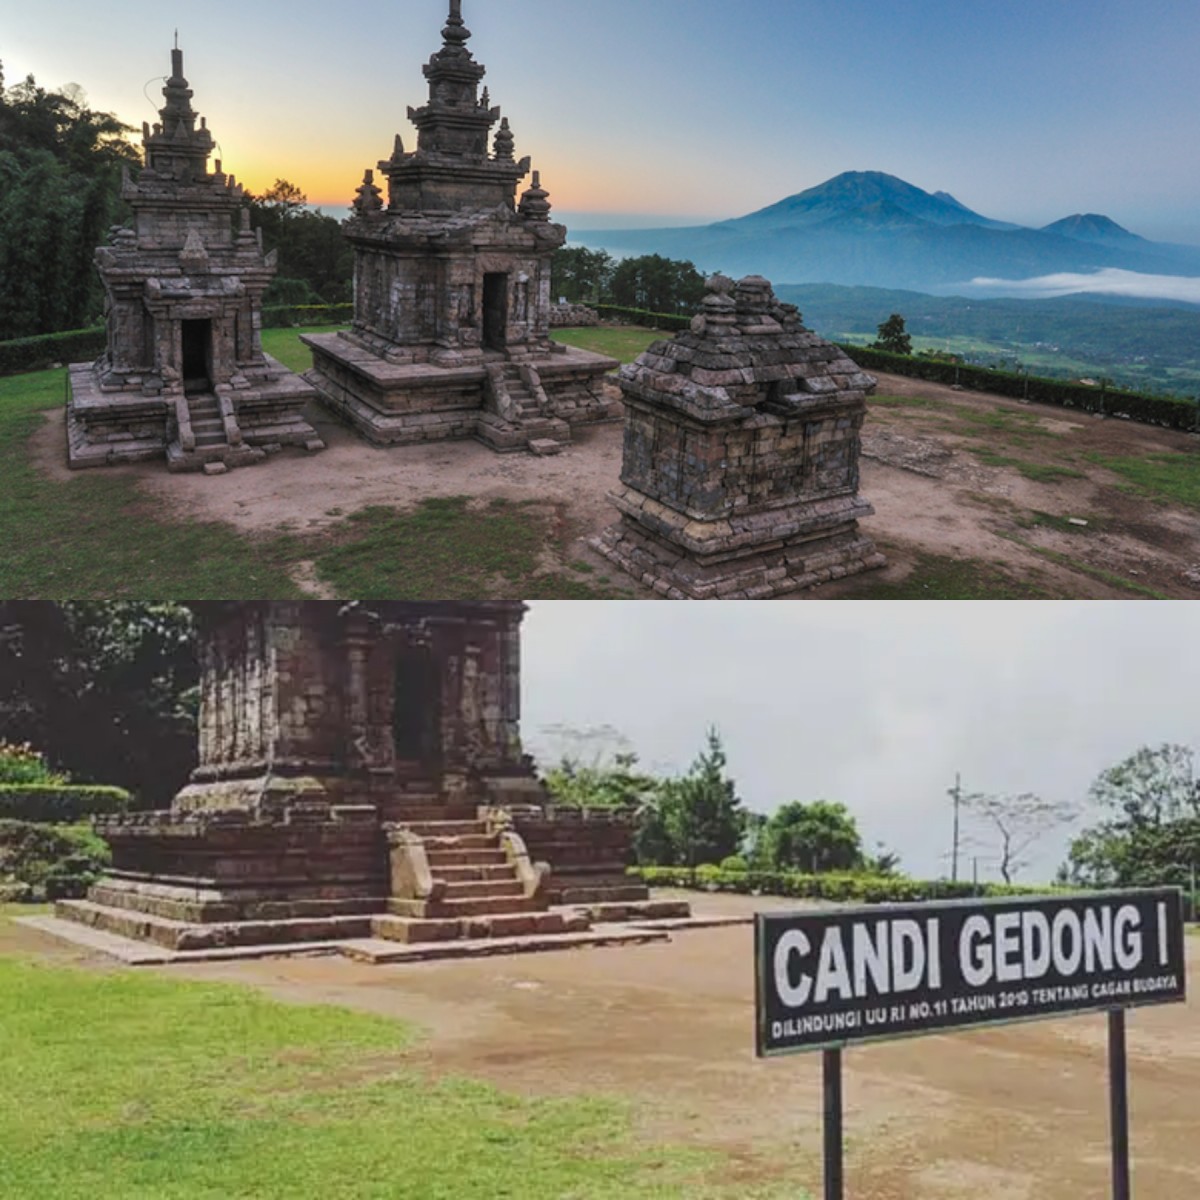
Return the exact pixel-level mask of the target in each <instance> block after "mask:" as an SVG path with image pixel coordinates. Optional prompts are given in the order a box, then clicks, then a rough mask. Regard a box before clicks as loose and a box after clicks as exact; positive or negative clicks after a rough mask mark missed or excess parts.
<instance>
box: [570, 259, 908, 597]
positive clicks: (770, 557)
mask: <svg viewBox="0 0 1200 1200" xmlns="http://www.w3.org/2000/svg"><path fill="white" fill-rule="evenodd" d="M620 384H621V391H622V393H623V396H624V400H625V408H626V416H625V448H624V458H623V463H622V470H621V486H620V487H618V488H617V490H616V491H614V492H612V493H610V499H611V500H612V502H613V503H614V504H615V505H616V507H617V509H618V510H619V511H620V514H621V519H620V522H619V523H618V524H616V525H614V526H611V527H610V528H609V529H607V530H606V531H605V532H604V533H603V534H601V535H600V536H599V537H598V538H596V539H594V541H593V545H594V546H595V548H596V549H597V550H599V551H600V553H602V554H604V555H605V556H606V557H608V558H609V559H611V560H612V561H613V562H615V563H616V564H617V565H619V566H620V567H621V568H622V569H624V570H625V571H627V572H628V573H629V574H630V575H632V576H633V577H634V578H635V579H637V580H639V581H640V582H641V583H643V584H645V585H646V586H647V587H651V588H653V589H654V590H655V591H657V592H658V593H660V594H661V595H664V596H668V597H670V598H672V599H679V600H683V599H710V598H713V597H729V598H736V599H751V600H754V599H767V598H769V597H772V596H778V595H783V594H785V593H788V592H794V591H797V590H799V589H802V588H807V587H811V586H813V585H814V584H819V583H823V582H826V581H828V580H831V579H840V578H842V577H843V576H846V575H851V574H854V573H855V572H858V571H866V570H870V569H872V568H875V567H881V566H883V565H884V559H883V556H882V555H880V554H879V553H878V552H877V550H876V548H875V545H874V543H873V542H872V541H871V540H870V538H868V537H866V536H864V535H863V534H862V533H861V532H860V531H859V529H858V522H859V520H861V519H862V518H863V517H867V516H870V515H871V513H872V512H873V511H874V510H873V509H872V508H871V506H870V505H869V504H868V503H867V502H866V501H865V500H863V499H862V498H861V497H860V496H859V494H858V487H859V454H860V448H861V447H860V437H861V430H862V424H863V420H864V417H865V415H866V398H867V396H868V395H869V394H870V393H871V392H872V391H873V390H874V387H875V380H874V379H873V378H872V377H871V376H869V375H866V374H864V373H863V372H862V371H861V370H859V368H858V367H857V366H856V365H855V364H854V363H853V362H851V361H850V359H848V358H847V357H846V356H845V355H844V354H843V353H842V351H841V350H839V349H838V348H837V347H836V346H833V345H831V344H830V343H828V342H825V341H822V340H821V339H820V338H818V337H817V336H816V335H815V334H812V333H810V332H808V331H807V330H806V329H805V328H804V327H803V326H802V324H801V323H800V316H799V313H798V312H797V311H796V309H795V307H794V306H792V305H787V304H781V303H780V302H779V301H778V300H777V299H776V298H775V294H774V292H773V291H772V289H771V285H770V283H768V282H767V280H765V279H762V278H760V277H757V276H751V277H749V278H746V279H743V280H741V282H740V283H736V284H735V283H734V282H733V280H730V279H726V278H724V277H722V276H716V277H714V278H713V279H712V280H710V281H709V291H708V294H707V296H706V297H705V299H704V302H703V306H702V313H701V315H700V316H698V317H697V318H696V319H695V320H694V321H693V323H692V327H691V329H690V330H689V331H688V332H685V333H681V334H679V335H678V336H676V337H675V338H674V339H672V340H670V341H661V342H656V343H655V344H654V345H652V346H651V347H650V348H649V349H648V350H647V351H646V353H644V354H643V355H641V357H640V358H638V359H637V361H636V362H635V363H632V364H630V365H628V366H625V367H623V368H622V369H621V372H620Z"/></svg>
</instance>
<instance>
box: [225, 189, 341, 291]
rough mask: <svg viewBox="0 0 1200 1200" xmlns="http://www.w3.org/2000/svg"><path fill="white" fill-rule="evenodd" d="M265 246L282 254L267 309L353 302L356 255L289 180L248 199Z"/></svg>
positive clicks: (337, 227) (338, 229)
mask: <svg viewBox="0 0 1200 1200" xmlns="http://www.w3.org/2000/svg"><path fill="white" fill-rule="evenodd" d="M246 203H247V204H248V205H249V207H250V211H251V213H252V214H253V221H254V225H255V228H257V229H261V230H262V235H263V245H264V247H265V248H266V249H267V250H268V251H270V250H276V251H278V253H279V273H278V275H277V276H276V277H275V279H274V280H273V281H272V282H271V286H270V287H269V288H268V290H267V294H266V297H265V299H266V302H267V303H268V304H341V303H344V302H347V301H349V300H350V299H351V286H352V280H353V278H354V249H353V247H352V246H351V245H350V243H349V242H348V241H347V240H346V239H345V237H343V236H342V227H341V225H340V224H339V223H338V222H337V221H335V220H334V219H333V217H327V216H325V214H324V213H322V212H321V211H320V210H318V211H316V212H310V211H309V210H308V209H307V208H306V207H305V206H306V205H307V204H308V197H307V196H306V195H305V194H304V192H303V191H302V190H301V188H300V187H299V186H298V185H297V184H294V183H292V182H291V181H290V180H287V179H277V180H275V182H274V184H272V185H271V187H270V188H268V189H267V190H266V191H265V192H263V194H262V195H261V196H254V195H251V194H249V193H247V195H246Z"/></svg>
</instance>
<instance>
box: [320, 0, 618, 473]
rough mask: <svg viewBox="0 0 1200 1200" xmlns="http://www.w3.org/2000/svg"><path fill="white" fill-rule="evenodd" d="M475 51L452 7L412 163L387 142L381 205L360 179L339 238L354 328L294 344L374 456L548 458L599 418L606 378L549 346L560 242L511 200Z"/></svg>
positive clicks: (538, 210)
mask: <svg viewBox="0 0 1200 1200" xmlns="http://www.w3.org/2000/svg"><path fill="white" fill-rule="evenodd" d="M470 36H471V34H470V31H469V30H468V29H467V28H466V25H465V24H464V22H463V16H462V4H461V0H451V5H450V16H449V19H448V21H447V23H446V27H445V29H443V30H442V38H443V45H442V48H441V50H439V51H438V52H437V53H436V54H434V55H433V57H432V58H431V59H430V60H429V62H428V63H427V64H426V66H425V77H426V79H427V80H428V81H429V101H428V103H427V104H426V105H425V106H424V107H423V108H419V109H415V110H414V109H412V108H410V109H409V110H408V116H409V119H410V120H411V121H412V123H413V124H414V125H415V126H416V129H417V146H416V149H415V150H411V151H409V150H406V149H405V146H404V142H403V140H402V139H401V138H400V137H399V136H397V138H396V143H395V147H394V150H393V152H392V154H391V156H390V157H389V158H388V159H386V160H385V161H383V162H381V163H380V164H379V170H380V173H381V175H382V176H383V178H384V179H386V181H387V196H386V199H385V197H384V195H383V191H382V189H381V188H380V187H379V186H378V185H377V184H376V183H375V177H374V173H373V172H372V171H367V172H366V175H365V177H364V180H363V183H362V186H361V187H360V188H359V189H358V194H357V199H356V200H355V201H354V210H353V213H352V215H351V217H350V219H349V220H348V221H347V222H346V225H345V227H344V229H345V234H346V237H348V238H349V239H350V241H351V242H352V243H353V245H354V252H355V273H354V274H355V283H354V323H353V328H352V329H351V330H350V331H348V332H345V333H341V334H313V335H309V336H306V337H305V338H304V341H305V342H306V343H307V344H308V345H309V346H310V347H311V349H312V352H313V370H312V371H311V372H310V373H309V375H308V379H309V380H310V381H311V382H312V383H313V384H314V385H315V386H316V388H317V389H318V390H319V391H320V393H321V395H322V396H323V398H324V400H325V403H326V404H327V406H328V407H330V408H331V409H332V410H333V411H334V412H336V413H337V414H339V415H340V416H341V417H342V418H343V419H345V420H346V421H348V422H349V423H350V424H351V425H352V426H353V427H354V428H355V429H356V430H358V432H359V433H361V434H362V435H363V436H364V437H365V438H367V439H368V440H369V441H371V442H373V443H375V444H377V445H397V444H403V443H412V442H421V441H429V440H434V439H440V438H466V437H475V438H478V439H480V440H482V441H483V442H485V443H486V444H487V445H489V446H491V447H492V448H493V449H495V450H501V451H508V450H524V449H532V450H534V451H535V452H540V453H553V452H554V451H555V450H557V449H560V448H561V447H562V446H563V445H564V444H565V443H567V442H569V441H570V440H571V430H572V428H574V427H576V426H579V425H582V424H586V423H590V422H595V421H599V420H605V419H609V418H610V416H611V404H612V401H611V400H610V398H609V397H607V396H606V395H605V389H604V377H605V375H606V374H607V373H608V372H609V371H611V370H614V369H615V368H616V366H617V364H616V362H615V361H614V360H612V359H609V358H605V357H603V356H601V355H597V354H590V353H587V352H585V351H582V350H575V349H570V348H568V347H565V346H562V345H559V344H557V343H554V342H552V341H551V340H550V260H551V258H552V256H553V254H554V252H555V251H556V250H557V249H558V248H559V247H561V246H562V245H563V243H564V241H565V240H566V233H567V231H566V229H565V228H564V227H563V226H562V225H556V224H553V223H551V221H550V203H549V200H548V199H547V196H548V193H547V192H546V190H545V189H544V188H543V187H542V186H541V180H540V178H539V175H538V173H537V172H536V171H535V172H534V173H533V179H532V183H531V186H530V187H529V188H528V189H527V190H526V191H525V192H524V193H523V194H522V195H521V197H520V200H519V201H518V200H517V198H516V191H517V186H518V184H519V183H520V181H521V180H523V179H524V178H525V177H526V176H527V175H528V174H529V169H530V160H529V159H528V158H522V159H520V160H519V161H518V159H517V158H516V154H515V150H514V145H515V143H514V137H513V132H512V130H511V128H510V127H509V123H508V118H507V117H505V118H503V119H501V116H500V109H499V108H495V107H493V106H492V103H491V99H490V97H489V95H488V91H487V89H486V88H485V89H484V90H483V92H482V94H481V93H480V83H481V81H482V79H483V77H484V75H485V73H486V69H485V68H484V67H483V66H482V65H481V64H479V63H477V62H475V60H474V58H473V56H472V54H471V51H470V50H469V49H468V48H467V41H468V39H469V38H470ZM497 122H498V123H499V128H498V129H496V131H495V134H494V136H492V130H493V129H494V128H495V127H496V125H497ZM489 139H490V146H489Z"/></svg>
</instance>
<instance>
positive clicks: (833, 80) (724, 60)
mask: <svg viewBox="0 0 1200 1200" xmlns="http://www.w3.org/2000/svg"><path fill="white" fill-rule="evenodd" d="M447 8H448V5H447V4H446V0H387V2H385V0H358V2H357V3H355V4H353V5H350V6H347V7H339V6H337V5H333V4H329V3H324V2H323V3H316V2H315V0H291V3H289V4H287V5H286V6H284V5H278V4H247V3H245V2H244V0H238V2H236V3H235V2H234V0H208V2H207V3H204V4H194V3H193V4H187V5H184V4H174V5H172V4H164V3H162V2H161V0H157V2H154V3H151V2H150V0H109V2H108V3H105V4H87V5H85V4H81V3H79V2H78V0H40V2H39V3H36V4H28V3H19V2H18V0H0V57H2V58H3V61H4V66H5V70H6V74H7V77H8V81H9V82H10V83H11V82H14V81H16V80H17V79H18V78H20V77H22V76H24V75H25V74H26V73H28V72H33V73H35V74H36V76H37V78H38V80H39V81H40V82H41V83H43V84H45V85H47V86H52V87H57V86H60V85H62V84H64V83H67V82H76V83H79V84H81V85H82V86H83V87H84V88H85V89H86V90H87V92H88V93H89V96H90V98H91V101H92V103H93V106H94V107H97V108H101V109H106V110H112V111H115V112H117V113H118V114H119V115H120V116H121V117H123V118H124V119H125V120H127V121H129V122H130V123H132V124H135V125H137V126H140V124H141V122H142V121H143V120H151V121H152V120H153V119H154V108H155V106H156V105H158V104H159V103H161V97H160V95H159V89H160V88H161V83H160V77H161V76H162V75H163V74H165V73H166V71H167V68H168V65H169V58H168V50H169V48H170V45H171V39H172V35H173V30H174V28H175V26H176V25H178V26H179V28H180V39H181V44H182V45H183V47H184V50H185V53H186V56H187V74H188V76H189V78H190V80H191V82H192V85H193V87H194V88H195V89H196V104H197V107H198V109H199V111H200V112H202V113H204V114H205V115H206V116H207V117H208V118H209V124H210V126H211V127H212V129H213V130H214V132H215V133H216V135H217V137H218V138H219V139H220V142H221V149H222V152H223V158H224V161H225V164H226V169H227V170H229V171H232V172H234V173H235V174H237V175H238V177H239V178H240V179H242V180H243V181H245V182H246V183H247V184H249V185H250V186H251V187H252V188H259V189H261V188H263V187H265V186H268V185H269V184H270V183H271V182H272V181H273V180H274V179H275V178H276V177H280V176H282V177H284V178H288V179H291V180H293V181H294V182H296V183H299V184H300V185H301V186H302V187H303V188H304V189H305V190H306V192H307V193H308V195H309V197H310V199H312V200H313V201H314V202H318V201H319V202H322V203H324V204H326V205H328V206H330V207H331V208H332V207H338V206H342V205H344V204H346V203H348V201H349V200H350V199H351V198H352V196H353V192H354V188H355V186H356V185H357V183H358V181H359V180H360V179H361V176H362V171H363V169H364V167H367V166H372V167H373V166H374V165H375V163H376V162H377V161H378V160H379V159H380V158H382V157H385V156H386V155H387V154H388V153H390V147H391V143H392V138H393V135H394V134H395V133H396V132H402V133H404V134H405V135H406V137H407V139H408V141H409V144H410V145H411V137H412V131H411V128H410V127H409V126H408V124H407V121H406V119H405V112H406V109H407V106H408V105H410V104H411V105H413V106H416V105H419V104H421V103H423V102H424V99H425V95H426V89H425V81H424V78H423V77H422V75H421V69H420V68H421V64H422V63H423V62H425V61H426V60H427V59H428V57H429V55H430V54H431V53H432V52H433V51H434V50H436V49H437V48H438V46H439V44H440V38H439V36H438V33H439V30H440V28H441V25H442V22H443V20H444V17H445V14H446V11H447ZM464 12H465V16H466V19H467V23H468V25H469V26H470V27H471V29H472V30H473V31H474V33H475V38H474V40H473V42H472V43H471V45H472V48H473V50H474V51H475V54H476V57H477V58H478V59H479V60H480V61H482V62H483V63H485V64H486V65H487V67H488V68H489V73H488V78H487V81H486V82H487V83H488V84H489V85H490V87H491V92H492V98H493V101H494V102H495V103H497V104H499V105H501V106H502V107H503V108H504V111H505V113H506V115H508V116H509V117H510V118H511V121H512V125H513V129H514V132H515V133H516V136H517V150H518V154H532V155H533V157H534V165H535V166H537V167H540V168H541V170H542V172H543V175H544V182H545V184H546V185H547V186H548V188H549V189H550V192H551V197H552V200H553V202H554V203H555V205H556V208H557V209H558V211H559V212H560V213H562V214H569V213H582V212H589V213H596V212H600V213H618V212H634V213H666V214H671V215H673V216H679V217H690V218H692V219H698V218H702V219H708V218H721V217H730V216H739V215H742V214H744V213H747V212H751V211H754V210H755V209H758V208H761V207H764V206H765V205H767V204H770V203H773V202H774V201H776V200H779V199H782V198H783V197H784V196H787V195H790V194H793V193H795V192H798V191H802V190H803V189H805V188H807V187H811V186H813V185H815V184H817V183H820V182H822V181H823V180H825V179H827V178H829V177H831V176H833V175H835V174H837V173H839V172H841V171H845V170H882V171H887V172H890V173H893V174H896V175H900V176H902V177H903V178H905V179H907V180H909V181H910V182H912V183H915V184H917V185H918V186H920V187H923V188H926V189H928V190H930V191H935V190H938V189H944V190H946V191H949V192H952V193H953V194H954V195H955V196H957V197H958V199H959V200H961V201H962V202H963V203H965V204H967V205H969V206H970V207H972V208H975V209H978V210H980V211H983V212H985V213H986V214H988V215H990V216H994V217H998V218H1003V219H1007V220H1011V221H1018V222H1022V223H1027V224H1035V225H1042V224H1047V223H1049V222H1050V221H1052V220H1056V219H1058V218H1060V217H1064V216H1067V215H1069V214H1071V213H1074V212H1079V211H1096V212H1103V213H1106V214H1107V215H1109V216H1111V217H1112V218H1113V219H1115V220H1117V221H1119V222H1120V223H1121V224H1123V225H1126V226H1127V227H1130V228H1133V229H1134V230H1135V232H1139V233H1142V234H1144V235H1146V236H1150V237H1154V238H1158V239H1166V240H1177V241H1192V242H1196V243H1200V205H1198V204H1197V197H1198V196H1200V155H1197V154H1196V153H1195V128H1196V121H1197V117H1198V116H1200V71H1197V69H1196V48H1197V46H1198V45H1200V5H1197V4H1196V3H1195V0H1138V2H1137V3H1133V2H1132V0H1088V2H1087V3H1083V2H1082V0H740V2H739V3H737V4H730V3H729V2H728V0H603V2H601V3H597V2H594V0H519V2H518V0H465V2H464ZM144 85H146V86H147V87H148V91H149V95H150V96H151V97H152V99H153V100H154V104H151V103H149V102H148V101H147V100H146V99H145V96H144V94H143V86H144ZM597 223H598V222H597V221H595V220H593V221H592V224H597Z"/></svg>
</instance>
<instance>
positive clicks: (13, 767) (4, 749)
mask: <svg viewBox="0 0 1200 1200" xmlns="http://www.w3.org/2000/svg"><path fill="white" fill-rule="evenodd" d="M69 782H70V780H69V778H68V776H66V775H63V774H60V773H58V772H55V771H52V770H50V768H49V767H48V766H47V765H46V758H45V755H43V754H42V753H41V752H40V751H38V750H35V749H34V748H33V747H32V746H31V745H30V744H29V743H28V742H23V743H21V744H20V745H17V744H16V743H15V742H6V741H4V740H2V739H0V783H43V784H62V783H69Z"/></svg>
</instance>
